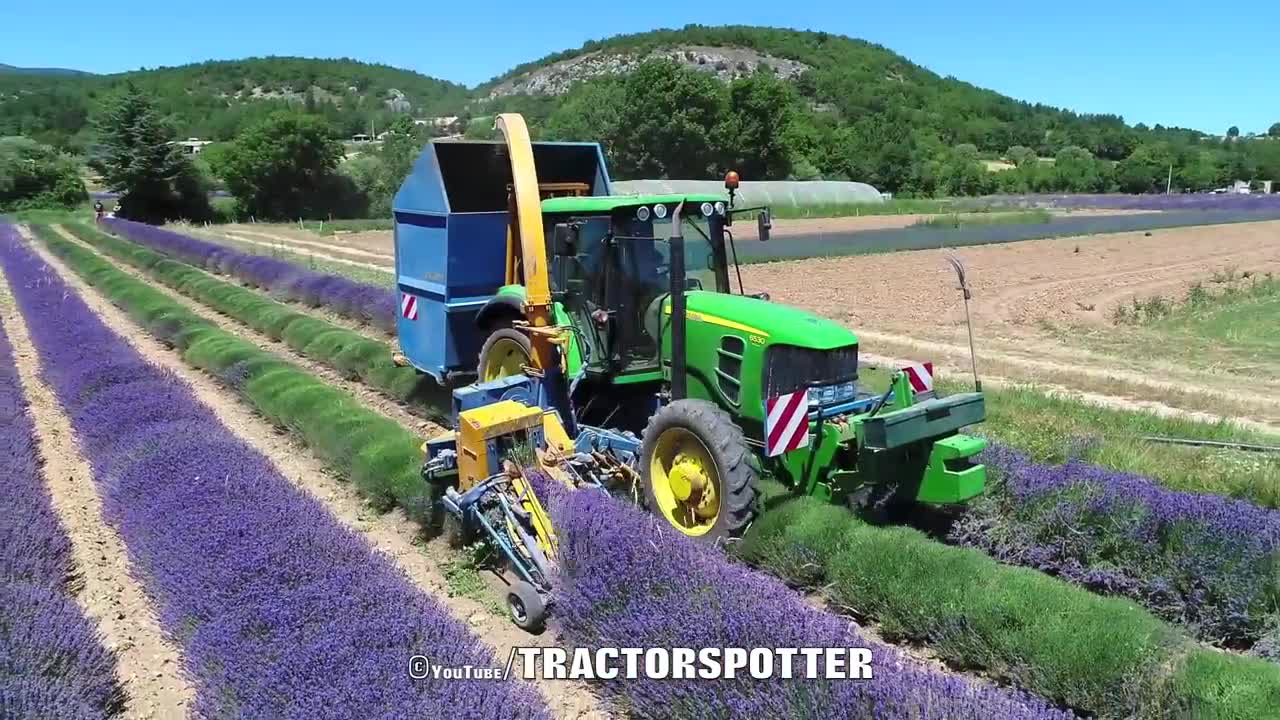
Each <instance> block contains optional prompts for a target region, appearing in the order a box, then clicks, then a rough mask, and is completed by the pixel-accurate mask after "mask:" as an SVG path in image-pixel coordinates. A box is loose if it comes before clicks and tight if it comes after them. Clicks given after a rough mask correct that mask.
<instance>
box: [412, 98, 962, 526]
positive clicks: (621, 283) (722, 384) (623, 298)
mask: <svg viewBox="0 0 1280 720" xmlns="http://www.w3.org/2000/svg"><path fill="white" fill-rule="evenodd" d="M503 117H504V118H507V119H508V122H510V121H511V120H510V119H511V118H512V117H513V116H503ZM514 118H516V119H518V116H514ZM521 126H523V122H522V121H521ZM507 141H508V144H507V146H506V148H505V152H504V148H503V147H502V146H501V145H498V146H497V147H495V148H493V149H492V153H493V156H494V157H495V158H496V159H495V160H494V161H493V163H492V164H490V165H489V166H488V167H489V168H491V172H492V173H493V174H494V175H497V177H495V178H494V179H493V181H492V183H487V182H486V181H484V180H483V172H482V169H483V166H484V163H483V162H481V161H480V160H478V158H481V157H487V156H481V155H480V154H478V152H477V151H475V150H474V149H467V148H462V147H460V146H461V145H462V144H458V146H453V145H446V144H442V143H436V144H433V146H429V151H428V153H427V155H426V156H424V157H425V158H426V160H429V161H432V162H434V163H436V164H438V167H439V169H438V170H437V169H435V168H427V169H429V170H431V171H432V172H431V173H427V172H426V170H423V175H425V176H426V177H427V179H429V180H430V179H432V178H434V177H439V178H443V179H444V182H445V184H446V185H447V184H449V183H450V178H451V177H456V178H457V180H456V181H454V182H455V184H456V185H457V186H458V187H460V188H463V189H465V190H467V192H468V193H471V194H466V193H464V192H462V191H461V190H459V191H458V192H456V193H455V192H447V194H448V196H449V198H450V199H451V200H452V202H453V205H454V206H458V205H461V204H463V203H464V202H471V203H472V206H473V207H479V204H478V202H475V201H472V200H471V198H472V197H473V196H476V195H477V194H479V193H485V197H487V198H489V199H488V200H487V202H488V203H489V204H488V205H486V206H485V209H486V210H488V209H491V206H493V205H495V204H496V203H498V202H505V203H508V207H507V213H505V214H503V215H502V216H501V222H502V223H503V224H502V225H500V226H499V225H496V223H497V222H498V220H497V219H495V220H494V223H495V227H502V228H503V229H505V230H507V231H508V232H507V237H506V241H505V243H506V244H505V253H503V255H504V260H505V275H504V276H503V277H505V284H503V285H501V286H500V287H497V288H496V289H494V290H490V291H489V292H488V294H486V295H484V296H483V298H484V299H483V300H482V301H478V300H475V299H473V298H474V297H475V295H474V290H468V292H471V293H473V294H472V295H471V296H468V297H466V298H462V299H460V300H458V301H457V302H456V303H455V304H454V305H450V301H449V300H448V297H450V295H448V293H447V292H446V300H445V302H444V303H442V304H441V305H440V307H441V308H443V309H442V310H440V311H439V312H440V313H441V317H442V318H443V319H442V320H441V321H440V322H439V326H440V327H443V328H445V332H446V333H452V335H449V342H448V343H446V344H444V345H441V343H440V342H439V341H438V339H437V340H435V341H433V342H429V343H426V344H424V345H422V346H421V347H423V348H424V350H423V351H422V352H423V353H425V352H428V351H430V352H438V351H439V348H441V347H443V348H445V351H446V352H447V353H448V358H446V359H442V360H439V361H436V362H435V364H434V365H429V364H428V363H427V362H426V361H425V360H424V361H423V362H422V363H421V364H420V363H419V362H416V361H415V365H418V366H419V367H423V368H430V367H435V368H436V369H437V371H439V370H440V369H443V368H447V367H448V362H454V363H462V362H465V358H467V357H472V358H477V361H476V366H475V372H476V373H477V375H478V376H479V377H478V379H477V381H476V383H475V384H473V385H472V386H469V388H468V389H467V390H465V391H458V392H455V406H456V407H455V410H457V411H463V410H465V409H466V408H467V407H474V406H475V405H477V404H481V403H483V402H495V401H498V400H500V399H504V398H508V397H515V396H516V393H515V387H516V385H515V384H513V383H517V382H518V383H523V385H522V387H524V386H528V385H530V384H532V385H534V386H536V387H537V389H536V391H533V392H525V391H522V392H525V394H524V395H521V396H520V397H521V398H522V399H523V400H524V401H525V402H528V403H530V404H536V405H541V406H542V407H544V408H547V409H549V410H555V411H556V414H557V415H558V417H559V418H560V420H561V421H562V422H563V424H564V427H565V429H566V430H567V435H568V437H569V438H570V439H571V442H572V444H573V445H574V446H575V447H574V450H575V451H576V452H577V453H579V454H581V455H585V456H592V455H595V456H597V457H598V456H600V455H609V456H610V457H612V458H613V459H614V461H616V462H617V463H618V464H620V465H622V466H625V467H626V468H628V469H629V470H628V472H629V477H631V478H632V479H633V480H634V481H635V482H636V483H637V484H638V485H639V487H638V488H636V489H635V490H636V494H638V495H642V496H643V498H644V499H645V501H646V502H647V505H648V506H649V508H650V509H651V510H652V511H653V512H655V513H657V514H660V515H661V516H662V517H664V518H666V519H667V521H668V522H670V523H671V524H672V525H673V526H675V527H676V528H678V529H679V530H680V531H682V532H684V533H686V534H688V535H692V536H699V537H702V538H706V539H709V540H719V539H726V538H730V537H733V536H736V535H738V534H740V533H741V532H742V531H743V530H745V528H746V527H747V525H748V524H749V523H750V522H751V520H752V518H753V517H754V513H755V512H756V510H757V506H758V504H757V503H756V498H757V495H758V493H759V482H760V479H761V477H762V476H763V475H766V474H767V475H771V476H773V477H774V478H777V479H779V480H781V481H782V482H784V483H785V484H787V485H788V486H790V487H791V488H793V489H794V490H795V491H796V492H797V493H803V494H807V495H812V496H816V497H820V498H824V499H828V500H830V501H833V502H840V503H849V504H851V505H854V506H864V507H865V506H876V507H884V506H887V505H891V504H896V503H915V502H918V503H926V504H929V505H938V506H945V505H954V504H960V503H963V502H965V501H967V500H969V499H970V498H973V497H975V496H977V495H979V494H980V493H981V492H982V490H983V485H984V482H985V477H986V472H985V468H984V467H983V466H982V465H979V464H975V463H974V462H973V461H972V459H973V457H974V456H975V455H976V454H977V453H978V452H979V451H980V450H981V449H982V448H983V447H984V444H985V443H984V441H983V440H982V439H980V438H976V437H971V436H967V435H963V434H960V433H959V431H960V430H961V429H962V428H964V427H966V426H968V425H971V424H974V423H978V422H981V421H982V420H983V418H984V412H985V410H984V404H983V396H982V394H981V392H973V393H962V394H956V395H952V396H949V397H945V398H943V397H937V396H935V393H934V392H933V390H932V379H931V377H930V375H929V373H928V371H927V370H926V369H925V368H924V367H922V366H913V367H912V368H907V369H905V370H903V371H900V372H898V373H897V374H895V375H894V378H893V380H892V382H891V386H890V387H889V389H888V391H886V392H876V393H872V392H868V391H866V390H865V389H864V388H863V387H862V386H861V385H860V384H859V379H858V338H857V336H856V335H854V333H853V332H851V331H850V330H849V329H847V328H845V327H842V326H841V325H839V324H837V323H835V322H832V321H829V320H826V319H823V318H821V317H818V316H815V315H813V314H811V313H808V312H804V311H802V310H798V309H796V308H792V307H788V306H785V305H781V304H778V303H775V302H771V301H770V300H769V298H768V296H767V295H766V294H764V293H757V294H748V293H746V292H745V290H744V288H743V286H742V280H741V275H740V273H739V271H738V266H737V258H736V250H735V246H734V241H733V236H732V227H733V218H734V216H735V215H739V216H740V215H742V214H743V213H745V212H752V213H754V214H755V215H756V222H757V227H758V232H759V233H760V239H761V240H766V239H767V238H768V233H769V227H770V220H769V212H768V210H767V209H765V208H745V209H744V208H735V207H734V202H735V197H736V194H735V193H736V190H737V186H738V182H737V176H736V174H733V173H730V175H729V176H728V177H727V178H726V183H725V184H726V187H727V189H728V194H727V196H721V195H711V194H680V195H640V196H622V195H609V194H596V195H588V194H587V193H586V191H587V190H590V189H595V190H596V191H599V190H600V189H601V188H602V187H603V188H604V189H605V190H606V193H607V174H606V173H605V172H604V170H603V155H602V154H600V153H599V149H598V147H597V146H595V145H587V144H578V145H575V146H573V147H567V146H569V145H570V144H556V143H534V144H532V146H533V147H532V150H533V152H532V153H528V152H527V149H528V146H529V144H528V143H526V145H525V148H520V147H516V146H515V145H513V144H512V137H511V135H510V134H508V138H507ZM494 145H496V144H494ZM584 148H587V149H589V150H588V151H589V152H590V153H591V154H593V155H594V157H595V158H598V161H596V162H595V164H593V165H588V164H586V163H584V162H582V161H581V158H579V157H578V155H570V154H569V151H570V150H573V151H575V152H576V151H578V150H582V149H584ZM588 151H584V152H583V153H579V154H580V155H585V154H586V152H588ZM486 152H487V151H486ZM432 153H435V154H436V155H438V156H439V157H438V159H437V158H434V156H433V155H432ZM465 153H469V154H465ZM453 155H457V156H459V157H460V158H465V160H464V159H459V160H452V159H450V158H451V157H452V156H453ZM562 156H563V157H566V158H569V159H567V160H566V159H562ZM424 162H425V161H424ZM508 162H509V163H510V170H508V169H507V163H508ZM535 164H536V165H537V171H536V173H535V171H534V169H533V166H534V165H535ZM455 165H456V168H455V169H451V168H453V167H454V166H455ZM525 166H528V167H525ZM478 168H479V169H478ZM565 168H569V170H566V169H565ZM570 170H572V172H570ZM499 173H501V174H500V175H499ZM508 173H510V174H508ZM574 173H577V174H576V175H575V174H574ZM544 174H547V175H550V176H551V177H550V178H548V179H549V180H550V181H549V182H541V183H540V182H539V181H541V180H543V177H541V176H543V175H544ZM504 178H505V179H506V180H507V183H509V184H506V185H505V189H503V186H502V184H501V183H502V180H503V179H504ZM591 178H595V182H594V186H593V185H592V182H591ZM565 179H585V182H579V183H573V182H562V181H563V180H565ZM494 185H498V187H499V189H498V190H496V191H495V190H494V187H493V186H494ZM424 186H425V187H427V188H428V189H431V190H434V189H435V188H434V187H433V186H431V185H424ZM522 186H523V190H522ZM531 187H532V188H536V190H532V191H530V188H531ZM446 190H447V189H446ZM414 192H418V190H417V189H416V188H415V187H414V186H413V185H412V182H410V183H407V184H406V188H405V189H402V190H401V196H398V198H397V202H398V203H400V204H401V205H404V206H405V207H408V206H409V205H410V202H411V201H413V202H416V204H417V205H420V206H423V207H427V206H429V205H430V202H429V201H427V200H416V199H415V197H414V196H413V194H412V193H414ZM499 198H501V199H502V200H499ZM402 217H403V220H402V219H401V218H402ZM480 219H481V218H480V214H476V216H475V217H468V218H462V217H459V218H458V219H456V220H455V218H454V215H453V214H450V215H449V216H448V219H447V222H446V223H441V224H440V226H439V228H440V229H438V230H432V225H431V224H432V223H435V222H436V221H435V220H434V219H433V217H432V216H430V215H428V214H427V213H422V218H421V219H413V218H411V217H410V213H409V212H408V211H407V210H402V209H400V206H399V205H398V206H397V238H396V242H397V267H398V268H399V269H400V278H401V282H400V289H401V291H402V293H404V298H405V299H403V300H402V303H401V305H402V310H403V309H404V308H405V307H407V306H406V303H408V302H410V297H411V295H410V293H411V292H414V291H415V289H416V288H417V287H418V286H419V284H421V285H422V287H424V288H425V287H428V286H427V285H426V284H423V283H420V282H419V281H417V280H412V278H410V276H409V274H408V273H406V272H405V269H406V268H412V267H413V258H412V255H411V254H412V253H413V252H415V251H416V249H417V248H418V247H420V246H422V247H426V245H425V242H426V241H425V240H423V241H419V240H418V239H417V238H418V237H422V238H435V237H436V236H435V235H431V234H429V232H436V233H437V234H440V237H442V238H443V237H444V235H443V234H442V233H445V232H446V231H447V232H454V231H455V229H459V228H464V229H465V228H466V227H467V226H466V225H463V224H462V223H463V220H466V221H467V222H477V221H479V220H480ZM446 226H447V227H446ZM423 228H425V229H423ZM472 237H474V236H472ZM446 247H447V248H448V249H449V250H448V252H447V253H446V254H445V255H446V256H447V258H448V262H449V263H452V264H451V265H450V266H449V268H451V269H452V272H453V273H454V274H453V275H450V276H448V283H452V282H454V277H455V276H459V277H463V278H466V277H469V276H466V275H464V273H466V272H470V270H471V268H474V267H475V265H474V264H472V265H468V264H464V263H462V262H461V260H462V259H464V258H465V257H466V256H468V254H470V255H474V254H478V253H480V252H481V249H480V248H479V247H478V245H477V244H476V243H475V242H474V241H471V240H468V241H459V242H458V243H456V244H450V245H446ZM494 254H496V251H493V252H491V253H490V255H489V256H488V257H493V255H494ZM455 260H457V261H458V262H455ZM440 262H445V260H444V259H443V258H442V259H441V260H440ZM491 262H492V261H486V263H482V265H483V266H484V267H486V268H487V267H489V264H490V263H491ZM446 269H448V268H446ZM440 276H441V277H443V276H444V273H443V272H441V273H440ZM426 277H427V278H431V277H432V276H431V275H427V276H426ZM457 282H459V283H460V284H461V283H462V282H463V281H462V280H458V281H457ZM448 283H446V284H448ZM473 287H478V285H477V284H473V285H469V286H468V288H473ZM428 289H429V288H428ZM460 294H461V293H460ZM467 303H471V305H468V304H467ZM474 305H478V306H479V309H478V310H467V308H470V307H472V306H474ZM429 307H433V308H434V307H436V306H435V305H431V306H429ZM452 307H456V308H459V310H458V312H459V313H461V312H463V311H467V312H471V313H472V315H468V316H467V317H468V318H469V319H470V318H473V320H471V323H472V324H471V326H472V327H474V328H476V329H477V330H478V331H479V332H478V333H476V335H475V344H476V345H478V346H479V347H478V350H467V349H466V343H465V342H464V340H463V339H459V338H461V335H462V332H461V330H459V329H457V328H459V327H460V322H461V321H455V320H453V319H452V318H455V317H457V316H456V315H451V314H449V313H450V308H452ZM414 312H415V313H416V312H417V310H415V311H414ZM433 312H435V311H433ZM406 316H407V315H406ZM418 322H420V321H418V320H417V319H416V318H415V319H414V320H413V321H409V320H405V319H402V320H401V324H400V338H401V344H402V347H404V348H406V353H407V354H410V359H411V360H412V353H411V352H410V350H411V349H412V348H415V347H418V346H417V345H415V343H416V342H417V338H415V336H413V335H412V334H411V333H413V332H420V331H419V330H417V329H416V328H415V324H416V323H418ZM451 328H453V329H452V330H451ZM455 347H456V348H457V349H456V350H455ZM471 353H474V354H471ZM459 393H462V394H461V395H459ZM481 396H483V399H479V398H481ZM438 446H439V447H441V448H443V447H446V444H445V442H444V441H442V442H441V443H440V444H439V445H438ZM436 452H437V451H435V450H430V451H429V456H430V455H433V454H435V453H436Z"/></svg>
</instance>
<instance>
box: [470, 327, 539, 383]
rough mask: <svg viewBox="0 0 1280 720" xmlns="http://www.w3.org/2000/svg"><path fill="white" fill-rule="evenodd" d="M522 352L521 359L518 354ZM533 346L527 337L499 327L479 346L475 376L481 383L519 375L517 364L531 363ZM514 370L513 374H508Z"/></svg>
mask: <svg viewBox="0 0 1280 720" xmlns="http://www.w3.org/2000/svg"><path fill="white" fill-rule="evenodd" d="M521 352H523V357H521V356H520V355H519V353H521ZM532 358H533V344H532V343H531V342H529V336H528V335H526V334H524V333H522V332H520V331H519V330H517V329H515V328H513V327H499V328H497V329H495V330H494V331H493V332H491V333H489V337H487V338H485V341H484V345H481V346H480V357H479V359H478V360H477V362H476V376H477V378H478V379H479V380H480V381H481V382H484V381H485V380H494V379H497V378H499V377H507V376H509V375H518V374H520V372H519V370H518V369H516V368H515V365H517V364H523V365H529V364H530V363H532V362H533V360H532ZM511 370H514V372H510V371H511Z"/></svg>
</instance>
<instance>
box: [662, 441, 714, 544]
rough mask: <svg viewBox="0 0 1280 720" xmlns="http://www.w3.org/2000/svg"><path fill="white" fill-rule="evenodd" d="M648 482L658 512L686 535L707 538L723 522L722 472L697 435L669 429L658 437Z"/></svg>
mask: <svg viewBox="0 0 1280 720" xmlns="http://www.w3.org/2000/svg"><path fill="white" fill-rule="evenodd" d="M649 482H650V483H652V485H653V497H654V500H655V501H656V502H657V506H658V508H657V509H658V511H659V512H661V513H662V516H663V517H665V518H666V519H667V522H669V523H671V524H672V525H674V526H675V527H676V529H677V530H679V531H680V532H682V533H684V534H686V535H695V536H696V535H705V534H706V533H707V532H709V531H710V530H711V528H712V527H714V526H715V524H716V520H719V519H720V473H719V472H718V471H717V470H716V463H715V460H714V459H713V458H712V457H711V451H710V450H708V449H707V446H706V445H705V444H704V443H703V442H702V440H700V439H698V436H697V435H694V434H693V433H691V432H689V431H688V430H685V429H684V428H669V429H667V430H665V431H663V433H662V434H661V435H659V436H658V441H657V443H656V444H655V446H654V451H653V457H652V458H650V460H649Z"/></svg>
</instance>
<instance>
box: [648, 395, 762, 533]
mask: <svg viewBox="0 0 1280 720" xmlns="http://www.w3.org/2000/svg"><path fill="white" fill-rule="evenodd" d="M708 465H709V466H710V467H707V466H708ZM712 473H714V474H712ZM640 477H641V484H642V485H643V486H644V496H645V503H646V504H647V506H648V507H649V510H650V511H652V512H653V513H654V514H656V515H659V516H660V517H663V518H664V519H665V520H666V521H667V522H669V523H671V525H672V526H673V527H675V528H676V529H677V530H679V531H680V532H683V533H685V534H686V535H690V536H693V537H696V538H698V539H699V540H701V541H705V542H711V543H718V542H724V541H727V540H729V539H731V538H735V537H738V536H739V535H741V534H742V533H743V532H744V531H745V530H746V528H747V525H749V524H750V523H751V520H752V519H753V518H754V516H755V509H756V508H755V499H756V494H757V490H758V485H759V477H760V473H759V470H758V463H757V460H756V457H755V455H754V453H752V451H751V448H750V447H748V445H747V441H746V436H744V435H743V433H742V428H740V427H738V426H737V425H736V424H735V423H734V422H733V418H731V417H730V416H729V413H727V412H725V411H724V410H722V409H720V407H718V406H717V405H716V404H715V403H711V402H708V401H706V400H677V401H675V402H673V403H671V404H670V405H666V406H664V407H663V408H662V409H661V410H659V411H658V412H657V413H656V414H654V416H653V417H651V418H650V419H649V424H648V426H647V427H646V428H645V430H644V435H643V437H642V442H641V447H640ZM691 480H692V482H690V481H691ZM691 486H701V487H703V488H705V487H707V486H710V487H711V488H712V490H713V492H714V503H712V504H714V506H715V507H714V514H713V515H712V514H711V510H710V509H709V508H705V507H701V506H699V507H696V509H695V507H694V506H695V505H700V503H699V502H698V501H699V500H700V499H702V498H705V497H707V496H706V495H705V493H706V490H705V489H698V487H692V489H691ZM682 496H683V497H682Z"/></svg>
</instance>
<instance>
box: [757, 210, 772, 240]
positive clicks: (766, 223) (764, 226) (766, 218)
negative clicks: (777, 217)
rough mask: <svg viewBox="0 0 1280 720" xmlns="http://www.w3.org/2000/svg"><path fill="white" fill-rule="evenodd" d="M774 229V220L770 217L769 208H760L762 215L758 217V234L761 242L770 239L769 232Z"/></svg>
mask: <svg viewBox="0 0 1280 720" xmlns="http://www.w3.org/2000/svg"><path fill="white" fill-rule="evenodd" d="M772 227H773V218H772V217H771V216H770V215H769V208H760V214H758V215H756V232H757V234H758V235H759V236H760V242H766V241H767V240H768V239H769V230H770V229H771V228H772Z"/></svg>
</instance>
